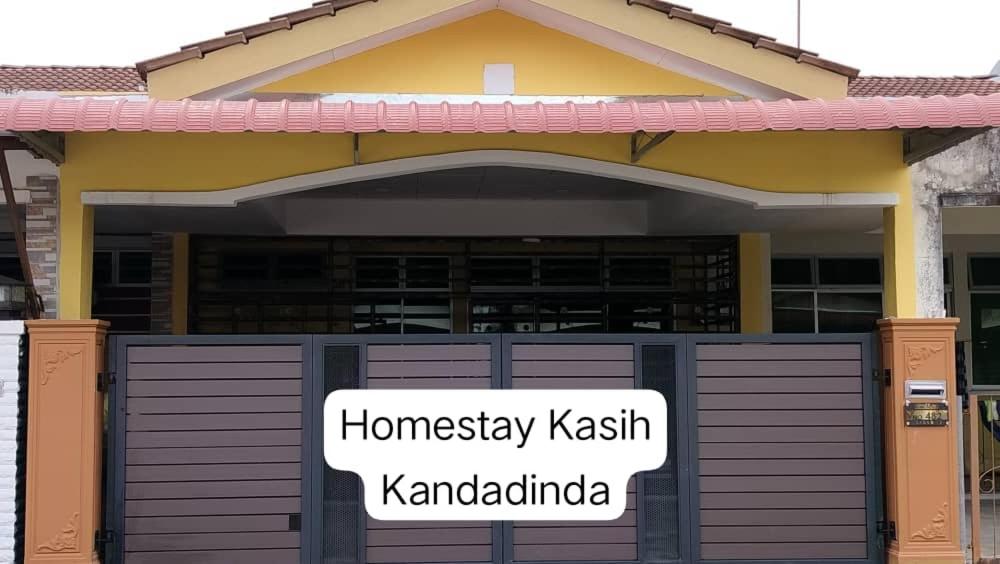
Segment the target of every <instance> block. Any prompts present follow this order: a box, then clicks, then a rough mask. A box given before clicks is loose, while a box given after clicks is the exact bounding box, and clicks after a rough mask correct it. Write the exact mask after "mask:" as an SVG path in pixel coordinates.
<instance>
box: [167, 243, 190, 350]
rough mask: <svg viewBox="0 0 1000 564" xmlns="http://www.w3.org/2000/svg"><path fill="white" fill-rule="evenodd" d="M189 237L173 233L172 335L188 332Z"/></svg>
mask: <svg viewBox="0 0 1000 564" xmlns="http://www.w3.org/2000/svg"><path fill="white" fill-rule="evenodd" d="M190 248H191V237H190V236H189V235H188V234H187V233H174V241H173V261H172V265H171V276H172V282H171V288H170V289H171V293H170V309H171V319H170V324H171V328H172V332H173V334H174V335H187V333H188V287H189V285H190V284H191V280H190V275H189V274H188V269H189V267H190V264H191V263H190V260H191V258H190V257H191V255H190V252H191V251H190Z"/></svg>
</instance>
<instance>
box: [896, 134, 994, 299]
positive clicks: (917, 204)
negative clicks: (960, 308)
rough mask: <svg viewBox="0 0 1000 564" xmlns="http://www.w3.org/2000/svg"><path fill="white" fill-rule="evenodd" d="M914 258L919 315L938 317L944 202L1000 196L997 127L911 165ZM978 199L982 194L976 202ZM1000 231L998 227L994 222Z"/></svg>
mask: <svg viewBox="0 0 1000 564" xmlns="http://www.w3.org/2000/svg"><path fill="white" fill-rule="evenodd" d="M911 177H912V182H913V226H914V230H915V233H914V240H915V244H916V263H917V314H918V316H920V317H942V316H943V315H944V303H943V302H942V301H941V296H942V295H943V289H942V285H941V280H942V276H941V254H942V247H941V244H942V235H943V231H944V230H943V225H944V221H943V217H942V215H943V214H942V206H948V205H955V204H961V205H976V204H986V203H996V202H990V201H989V198H991V197H996V196H997V195H1000V129H992V130H990V131H988V132H986V133H984V134H982V135H978V136H976V137H973V138H972V139H970V140H968V141H966V142H964V143H960V144H959V145H956V146H955V147H952V148H951V149H949V150H947V151H944V152H942V153H940V154H938V155H935V156H933V157H931V158H929V159H926V160H924V161H922V162H920V163H917V164H916V165H914V166H913V167H911ZM977 199H982V200H981V201H978V202H977ZM998 230H1000V227H998Z"/></svg>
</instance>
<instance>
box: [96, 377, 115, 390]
mask: <svg viewBox="0 0 1000 564" xmlns="http://www.w3.org/2000/svg"><path fill="white" fill-rule="evenodd" d="M114 383H115V373H114V372H98V373H97V391H98V392H107V391H108V390H110V389H111V385H112V384H114Z"/></svg>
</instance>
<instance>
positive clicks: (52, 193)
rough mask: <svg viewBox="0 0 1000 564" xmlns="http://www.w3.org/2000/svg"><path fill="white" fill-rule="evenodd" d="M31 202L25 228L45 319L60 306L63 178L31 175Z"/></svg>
mask: <svg viewBox="0 0 1000 564" xmlns="http://www.w3.org/2000/svg"><path fill="white" fill-rule="evenodd" d="M27 189H28V190H30V191H31V203H30V204H27V205H26V206H25V213H24V219H25V222H24V231H25V243H26V246H27V247H28V261H29V262H30V263H31V274H32V276H33V277H34V279H35V288H36V289H37V290H38V293H39V294H40V295H41V297H42V302H43V303H44V304H45V314H44V315H43V317H44V318H45V319H55V318H56V314H57V311H58V306H59V299H58V298H59V261H58V256H59V248H58V241H59V201H58V195H59V179H58V178H56V177H53V176H29V177H28V178H27Z"/></svg>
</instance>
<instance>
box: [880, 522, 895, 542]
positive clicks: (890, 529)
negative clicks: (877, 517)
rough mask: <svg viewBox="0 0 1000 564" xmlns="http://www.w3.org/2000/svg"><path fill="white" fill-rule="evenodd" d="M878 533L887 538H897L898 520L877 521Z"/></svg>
mask: <svg viewBox="0 0 1000 564" xmlns="http://www.w3.org/2000/svg"><path fill="white" fill-rule="evenodd" d="M876 527H877V529H876V530H877V531H878V534H880V535H882V536H883V537H885V538H886V539H889V540H896V522H895V521H879V522H878V523H876Z"/></svg>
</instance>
